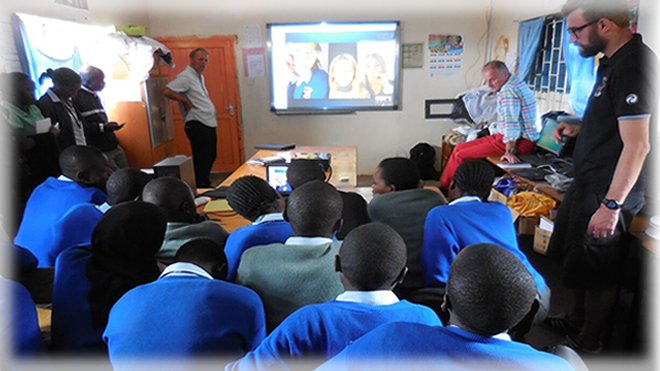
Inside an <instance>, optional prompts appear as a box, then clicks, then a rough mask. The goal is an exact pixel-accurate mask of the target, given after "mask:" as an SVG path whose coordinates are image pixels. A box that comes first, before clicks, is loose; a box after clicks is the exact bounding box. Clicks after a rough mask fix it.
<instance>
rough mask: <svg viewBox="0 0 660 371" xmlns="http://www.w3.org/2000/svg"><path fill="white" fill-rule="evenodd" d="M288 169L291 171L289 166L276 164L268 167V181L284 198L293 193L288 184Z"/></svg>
mask: <svg viewBox="0 0 660 371" xmlns="http://www.w3.org/2000/svg"><path fill="white" fill-rule="evenodd" d="M287 169H289V165H288V164H274V165H267V166H266V181H267V182H268V184H270V186H271V187H273V188H275V190H277V191H278V192H279V193H280V194H281V195H282V196H286V195H288V194H289V193H291V191H292V189H291V186H290V185H289V183H288V182H287V177H286V171H287Z"/></svg>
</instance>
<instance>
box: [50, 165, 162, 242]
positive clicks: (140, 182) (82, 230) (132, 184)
mask: <svg viewBox="0 0 660 371" xmlns="http://www.w3.org/2000/svg"><path fill="white" fill-rule="evenodd" d="M150 180H151V176H149V175H148V174H146V173H143V172H142V171H140V170H135V169H130V168H125V169H120V170H117V171H115V172H114V173H112V175H110V177H109V178H108V181H107V183H106V187H105V188H106V191H107V192H108V201H107V202H105V203H103V204H101V205H94V204H92V203H83V204H80V205H76V206H74V207H72V208H71V210H69V212H67V213H66V214H65V215H64V216H63V217H62V218H61V219H60V220H58V221H57V222H55V223H54V224H53V226H52V228H53V248H52V251H53V253H54V254H55V255H58V254H59V253H60V252H62V251H64V250H66V249H67V248H69V247H71V246H87V245H89V244H90V243H91V242H92V232H93V231H94V227H96V225H97V224H98V222H99V220H101V217H102V216H103V214H105V213H106V212H107V211H108V210H109V209H110V207H111V206H113V205H117V204H119V203H121V202H125V201H132V200H135V199H137V198H138V197H140V195H142V189H143V188H144V186H145V185H146V184H147V183H149V181H150Z"/></svg>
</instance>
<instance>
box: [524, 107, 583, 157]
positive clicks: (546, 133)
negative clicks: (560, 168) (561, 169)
mask: <svg viewBox="0 0 660 371" xmlns="http://www.w3.org/2000/svg"><path fill="white" fill-rule="evenodd" d="M544 121H545V124H544V125H543V130H541V136H540V137H539V140H538V141H536V147H538V148H539V151H537V153H532V154H527V155H519V156H518V158H519V159H520V161H522V162H526V163H529V164H531V165H534V166H537V167H538V166H542V165H551V164H552V163H553V162H555V161H556V160H557V159H558V158H564V159H565V160H566V159H567V158H570V156H571V152H572V150H573V146H574V144H575V143H574V142H575V139H574V138H565V140H564V141H562V142H561V143H557V142H555V140H554V139H553V138H552V133H553V132H554V131H555V129H556V128H557V126H558V125H559V121H557V120H555V119H553V118H546V119H545V120H544ZM562 162H570V161H562Z"/></svg>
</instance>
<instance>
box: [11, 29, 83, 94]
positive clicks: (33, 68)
mask: <svg viewBox="0 0 660 371" xmlns="http://www.w3.org/2000/svg"><path fill="white" fill-rule="evenodd" d="M14 22H17V23H18V28H19V30H20V37H21V41H22V45H19V46H20V47H22V49H23V50H22V51H23V53H24V55H23V56H21V57H22V58H21V61H22V62H23V64H24V65H23V66H22V67H23V70H24V71H28V74H29V75H30V77H31V78H32V81H34V83H35V85H36V91H37V99H39V97H41V96H42V95H44V94H45V93H46V90H48V88H49V87H51V86H52V85H53V84H52V81H51V80H50V79H45V80H44V81H43V84H42V83H40V82H39V76H41V74H42V73H44V72H46V70H47V69H48V68H52V69H57V68H60V67H68V68H70V69H72V70H74V71H76V72H78V70H80V68H81V67H82V61H81V59H80V53H79V52H78V48H75V49H74V50H73V54H72V55H71V56H70V57H69V58H67V59H64V60H60V59H55V58H52V57H50V56H48V55H46V54H44V53H43V52H42V51H41V50H39V49H38V48H37V47H36V46H35V45H34V44H33V43H32V42H31V41H30V38H29V37H28V32H27V30H26V29H25V27H26V26H25V23H23V21H22V20H21V19H20V18H19V17H17V16H15V17H14ZM25 64H27V65H25Z"/></svg>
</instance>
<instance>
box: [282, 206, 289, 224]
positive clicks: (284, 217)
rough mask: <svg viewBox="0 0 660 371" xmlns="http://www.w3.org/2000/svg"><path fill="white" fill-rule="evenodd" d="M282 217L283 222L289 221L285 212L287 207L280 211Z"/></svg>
mask: <svg viewBox="0 0 660 371" xmlns="http://www.w3.org/2000/svg"><path fill="white" fill-rule="evenodd" d="M282 219H284V221H285V222H288V221H289V215H288V214H287V207H284V211H283V212H282Z"/></svg>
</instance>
